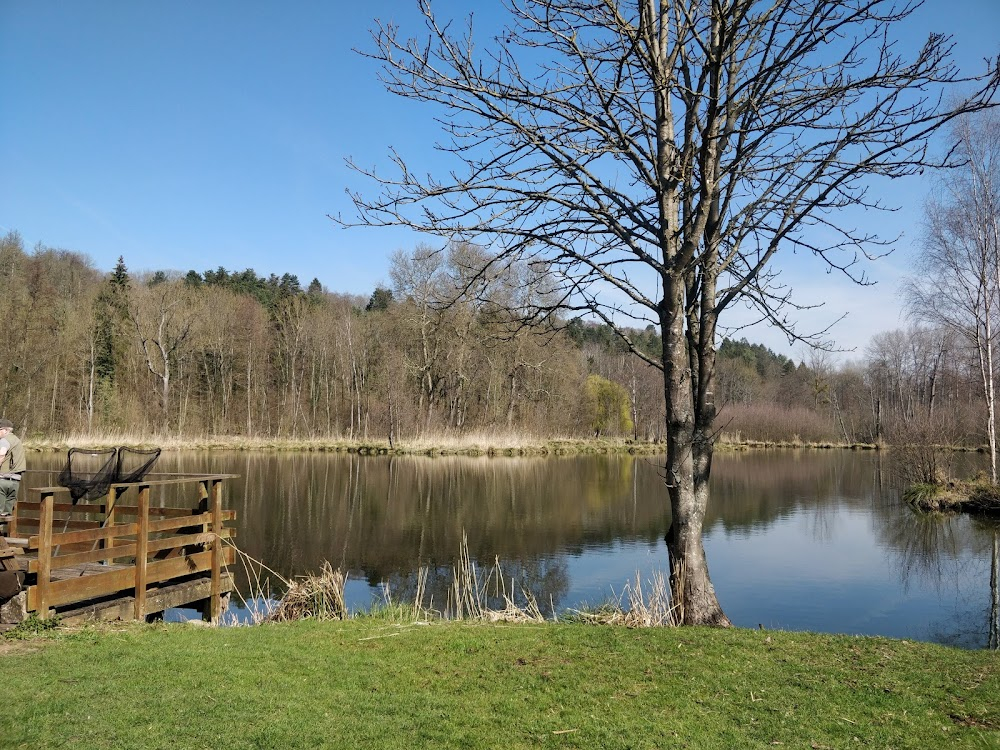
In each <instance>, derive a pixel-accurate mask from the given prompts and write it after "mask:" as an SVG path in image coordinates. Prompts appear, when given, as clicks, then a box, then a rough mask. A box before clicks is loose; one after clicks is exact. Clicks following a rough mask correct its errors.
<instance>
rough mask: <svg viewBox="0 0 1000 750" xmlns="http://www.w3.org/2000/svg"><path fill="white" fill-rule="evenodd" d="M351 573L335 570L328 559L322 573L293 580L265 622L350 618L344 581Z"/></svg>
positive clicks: (324, 563) (321, 570)
mask: <svg viewBox="0 0 1000 750" xmlns="http://www.w3.org/2000/svg"><path fill="white" fill-rule="evenodd" d="M346 582H347V576H346V575H345V574H344V573H343V572H341V570H340V569H339V568H338V569H336V570H334V569H333V566H331V565H330V563H328V562H326V561H324V562H323V565H322V567H321V568H320V572H319V573H318V574H313V575H308V576H303V577H302V578H299V579H297V580H294V581H292V582H291V583H290V584H289V586H288V591H286V592H285V595H284V596H283V597H281V601H279V602H278V604H277V606H276V607H274V609H272V610H271V611H270V612H269V613H268V615H267V617H266V618H265V620H264V621H265V622H290V621H293V620H305V619H307V618H308V619H316V620H345V619H347V617H348V613H347V606H346V604H345V602H344V584H345V583H346Z"/></svg>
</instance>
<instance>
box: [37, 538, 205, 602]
mask: <svg viewBox="0 0 1000 750" xmlns="http://www.w3.org/2000/svg"><path fill="white" fill-rule="evenodd" d="M211 566H212V553H211V552H198V553H196V554H194V555H186V556H184V557H177V558H173V559H170V560H158V561H156V562H151V563H149V564H148V565H147V566H146V583H147V584H150V583H159V582H160V581H168V580H170V579H171V578H180V577H182V576H186V575H193V574H195V573H204V572H206V571H208V570H209V569H210V568H211ZM134 584H135V568H134V566H125V567H122V568H120V569H117V570H111V571H108V572H107V573H98V574H96V575H84V576H79V577H77V578H69V579H67V580H64V581H53V582H52V583H50V584H49V591H48V596H47V601H48V604H49V606H50V607H58V606H60V605H62V604H70V603H72V602H83V601H86V600H88V599H96V598H97V597H99V596H108V595H110V594H116V593H118V592H119V591H126V590H130V589H132V587H133V586H134ZM33 588H34V587H29V588H28V609H29V610H31V609H32V608H33V607H32V602H33V598H32V595H31V594H32V589H33Z"/></svg>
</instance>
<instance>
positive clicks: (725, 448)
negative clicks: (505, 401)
mask: <svg viewBox="0 0 1000 750" xmlns="http://www.w3.org/2000/svg"><path fill="white" fill-rule="evenodd" d="M24 445H25V448H27V449H28V450H31V451H34V452H57V451H65V450H67V449H69V448H108V447H114V446H119V445H128V446H131V447H146V448H148V447H158V448H162V449H163V450H166V451H180V450H198V451H273V452H305V453H310V452H316V453H345V454H356V455H396V456H473V457H475V456H539V457H544V456H575V455H656V454H661V453H665V452H666V443H663V442H659V441H657V442H644V441H638V442H637V441H633V440H625V439H621V438H590V439H573V438H534V437H531V436H526V435H513V434H512V435H504V434H497V435H488V434H469V435H456V436H452V435H433V436H428V437H424V438H414V439H409V440H399V441H395V442H394V444H393V445H390V444H389V441H388V440H384V439H381V440H349V439H343V438H340V439H338V438H256V437H245V436H239V435H226V436H192V437H176V436H168V437H157V436H151V435H137V434H122V435H89V436H88V435H70V436H65V437H56V438H26V439H25V440H24ZM884 447H885V446H880V445H879V444H876V443H854V444H848V443H832V442H824V443H807V442H799V441H774V442H771V441H758V440H742V441H738V442H735V441H734V442H730V441H728V440H726V439H725V438H723V439H722V440H720V441H719V443H718V444H717V445H716V451H717V452H720V453H729V452H739V451H749V450H774V449H782V450H787V449H796V450H832V449H837V450H865V451H867V450H880V449H881V448H884ZM951 449H952V450H956V451H977V450H981V449H979V448H969V447H960V446H955V447H952V448H951Z"/></svg>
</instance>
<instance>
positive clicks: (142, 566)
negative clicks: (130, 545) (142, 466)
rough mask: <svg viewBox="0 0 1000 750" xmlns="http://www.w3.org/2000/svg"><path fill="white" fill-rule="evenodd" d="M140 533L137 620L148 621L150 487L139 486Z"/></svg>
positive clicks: (136, 585) (136, 572) (137, 570)
mask: <svg viewBox="0 0 1000 750" xmlns="http://www.w3.org/2000/svg"><path fill="white" fill-rule="evenodd" d="M137 512H138V514H139V518H138V524H139V533H138V534H137V535H136V552H135V619H136V620H139V621H140V622H141V621H142V620H145V619H146V563H147V557H148V556H149V485H148V484H143V485H140V486H139V507H138V511H137Z"/></svg>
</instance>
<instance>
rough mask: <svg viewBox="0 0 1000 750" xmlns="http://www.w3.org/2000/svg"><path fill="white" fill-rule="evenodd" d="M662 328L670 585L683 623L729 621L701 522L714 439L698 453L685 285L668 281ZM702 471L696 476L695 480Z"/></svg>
mask: <svg viewBox="0 0 1000 750" xmlns="http://www.w3.org/2000/svg"><path fill="white" fill-rule="evenodd" d="M664 287H665V297H666V298H665V305H664V308H665V309H664V310H663V312H662V313H661V323H660V325H661V330H662V332H663V368H664V396H665V398H666V405H667V419H666V425H667V465H666V476H667V482H668V489H669V494H670V512H671V523H670V528H669V530H668V531H667V538H666V541H667V551H668V553H669V555H670V585H671V591H672V592H673V598H674V602H675V605H677V606H679V611H678V612H677V617H678V620H679V621H680V622H681V623H682V624H684V625H716V626H728V625H729V624H730V622H729V620H728V618H726V616H725V614H723V612H722V608H721V607H720V606H719V601H718V598H717V597H716V595H715V588H714V587H713V586H712V581H711V579H710V578H709V575H708V562H707V560H706V559H705V547H704V543H703V541H702V523H703V521H704V518H705V509H706V507H707V505H708V475H709V473H710V471H711V458H712V447H711V444H710V443H709V444H707V445H705V444H702V445H701V446H700V447H699V450H698V456H697V461H696V456H695V413H694V401H693V390H692V388H693V384H692V382H691V368H690V360H689V359H688V346H687V338H686V336H685V332H684V313H683V311H684V304H683V299H684V285H683V282H682V281H680V280H677V279H668V280H666V281H665V284H664ZM696 473H697V481H696Z"/></svg>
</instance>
